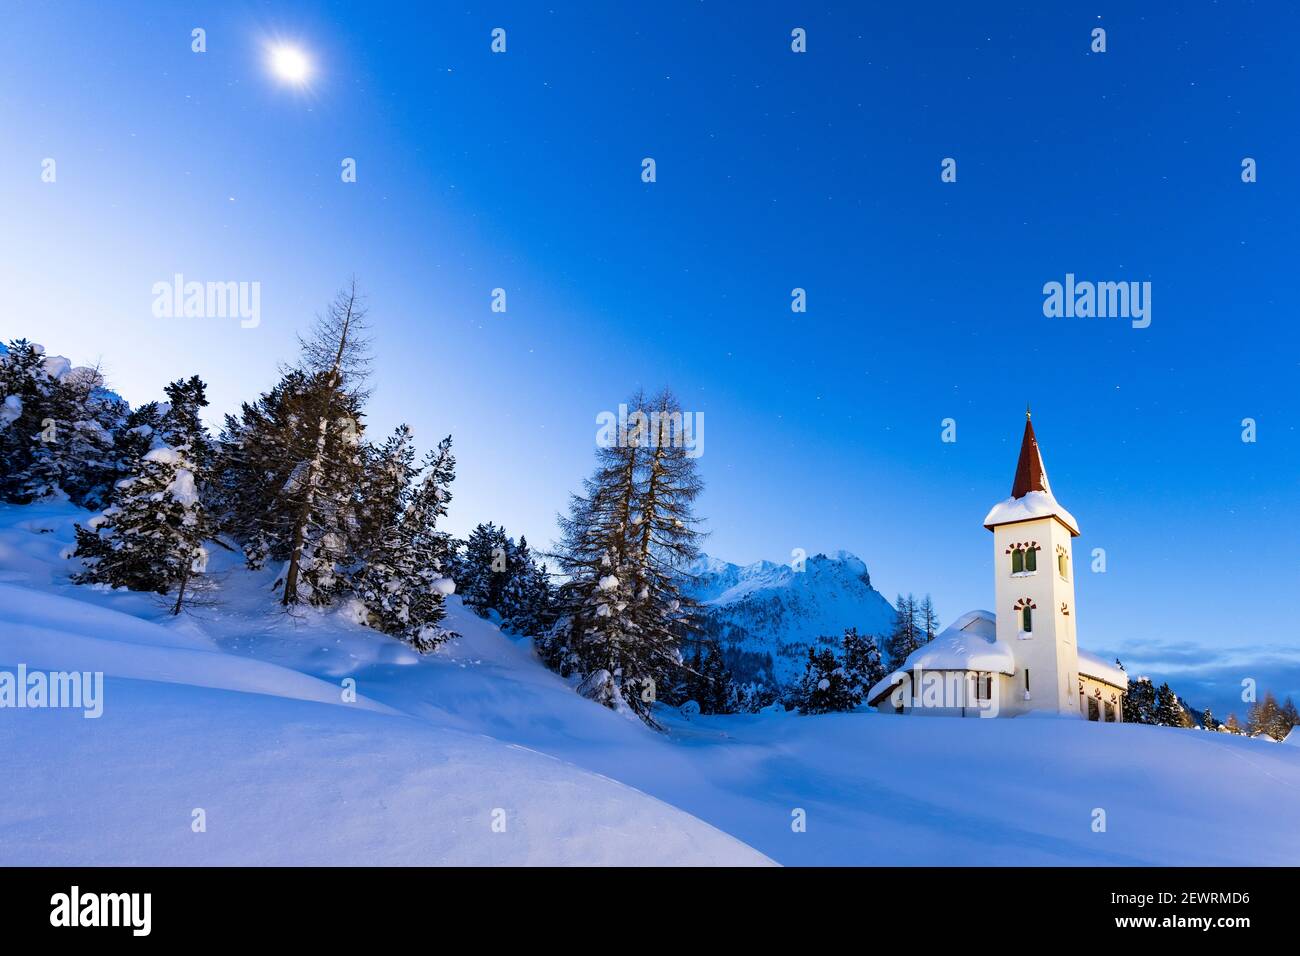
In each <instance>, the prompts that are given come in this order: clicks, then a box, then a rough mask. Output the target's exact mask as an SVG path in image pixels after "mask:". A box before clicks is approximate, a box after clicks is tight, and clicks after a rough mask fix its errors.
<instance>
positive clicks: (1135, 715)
mask: <svg viewBox="0 0 1300 956" xmlns="http://www.w3.org/2000/svg"><path fill="white" fill-rule="evenodd" d="M1124 723H1126V724H1154V723H1156V689H1155V685H1153V684H1152V683H1151V678H1149V677H1130V678H1129V679H1128V693H1127V694H1126V695H1125V696H1124Z"/></svg>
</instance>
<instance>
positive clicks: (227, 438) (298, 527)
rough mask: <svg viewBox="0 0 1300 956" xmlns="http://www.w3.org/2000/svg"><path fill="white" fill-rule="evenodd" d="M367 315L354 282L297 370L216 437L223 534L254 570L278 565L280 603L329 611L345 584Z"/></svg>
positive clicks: (356, 486) (360, 467)
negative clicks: (305, 603)
mask: <svg viewBox="0 0 1300 956" xmlns="http://www.w3.org/2000/svg"><path fill="white" fill-rule="evenodd" d="M364 316H365V310H364V309H363V308H362V306H361V302H360V296H359V295H358V293H357V289H356V284H355V282H354V283H353V284H352V285H351V286H350V287H349V288H347V289H344V290H343V291H342V292H340V293H339V294H338V296H337V297H336V298H335V300H334V301H333V302H332V303H331V305H330V306H329V308H328V309H327V310H326V312H325V314H324V315H322V316H320V317H319V318H318V319H317V322H316V325H315V326H314V327H313V330H312V332H311V334H310V335H309V336H307V337H306V338H304V339H301V340H300V343H301V346H302V357H301V359H300V361H299V364H298V367H296V368H289V369H286V370H285V371H284V374H283V376H282V378H281V380H280V382H279V383H277V384H276V386H275V388H273V389H272V390H271V391H270V392H268V393H266V394H264V395H263V396H262V397H261V398H260V399H258V401H257V402H255V403H253V404H251V405H250V404H247V403H245V405H244V406H243V409H242V411H241V414H240V416H239V418H235V417H234V416H227V418H226V426H225V429H224V430H223V432H222V436H221V444H220V455H219V458H220V472H221V475H220V482H219V484H220V494H219V497H220V501H221V519H222V524H223V527H224V528H225V529H226V530H227V531H228V532H229V533H230V534H231V535H232V536H233V537H235V539H236V540H238V541H239V543H240V545H241V546H242V547H243V548H244V552H245V555H246V556H247V558H248V561H249V565H250V566H251V567H259V566H261V564H262V562H263V561H265V560H266V559H267V558H268V557H269V558H270V559H272V560H275V561H283V562H285V566H284V571H283V573H282V574H281V575H279V576H278V577H277V579H276V582H275V586H276V587H277V588H280V589H281V602H282V603H283V604H286V605H291V604H297V603H299V602H301V601H309V602H311V603H313V604H328V603H330V602H331V601H332V600H334V598H335V597H337V596H338V595H339V594H341V593H342V592H343V591H344V589H345V588H346V585H347V576H346V573H345V571H346V566H347V565H348V564H349V562H350V561H351V559H352V556H353V552H354V550H355V547H356V544H357V542H356V540H355V536H356V531H357V528H358V526H359V521H358V517H357V513H358V510H359V504H360V501H359V499H360V493H361V488H362V485H363V481H364V468H365V457H364V445H363V442H362V432H363V426H362V423H361V418H362V406H363V404H364V401H365V397H366V393H365V391H364V390H363V389H362V387H361V386H362V383H363V381H364V378H365V374H366V370H367V366H368V362H369V357H368V351H367V348H368V346H367V343H366V340H365V338H364V334H363V333H364V322H363V319H364Z"/></svg>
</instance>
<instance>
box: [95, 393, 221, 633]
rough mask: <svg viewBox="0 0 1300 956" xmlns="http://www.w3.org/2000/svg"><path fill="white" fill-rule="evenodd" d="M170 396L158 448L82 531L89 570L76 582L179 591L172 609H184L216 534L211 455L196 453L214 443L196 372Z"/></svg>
mask: <svg viewBox="0 0 1300 956" xmlns="http://www.w3.org/2000/svg"><path fill="white" fill-rule="evenodd" d="M167 394H168V397H169V398H170V399H171V404H170V406H169V407H168V409H167V411H166V412H165V413H164V414H162V415H161V416H160V418H159V421H158V429H157V433H156V434H155V435H154V436H153V437H154V445H153V447H152V448H151V449H150V450H149V451H148V452H146V453H145V454H144V455H143V456H142V457H141V458H140V459H138V461H137V463H136V468H135V471H134V473H133V474H132V475H131V476H129V477H127V478H125V479H123V480H121V481H119V482H118V483H117V486H116V488H115V489H114V494H113V503H112V505H111V506H110V507H109V508H107V509H106V510H105V511H103V512H102V513H101V514H99V515H97V516H96V517H95V518H92V519H91V520H90V521H89V522H88V523H87V525H86V526H85V527H82V526H81V525H78V526H77V528H76V534H77V549H76V552H75V556H77V557H80V558H82V559H83V561H84V563H85V570H84V571H82V572H81V573H79V574H78V575H76V576H75V580H77V581H78V582H80V583H96V584H108V585H110V586H112V587H126V588H130V589H131V590H136V591H153V592H156V593H158V594H167V593H169V592H170V591H171V590H172V589H173V588H175V589H176V600H175V602H174V603H173V605H172V613H173V614H179V613H180V611H181V609H182V607H183V606H184V604H185V601H186V599H187V598H188V597H189V596H190V593H191V591H192V588H191V582H192V579H193V576H194V575H195V574H201V573H203V572H204V571H205V570H206V568H207V558H208V552H207V549H206V547H205V545H204V542H205V541H206V540H207V539H208V538H209V537H210V536H211V534H212V526H211V522H210V521H209V519H208V515H207V511H206V509H205V508H204V506H203V501H202V498H201V494H200V488H201V487H202V486H203V484H204V483H205V482H206V480H207V477H208V476H207V472H206V466H205V464H204V463H203V462H204V452H203V451H202V450H200V451H199V452H198V454H197V455H196V454H195V453H194V449H195V448H198V449H204V448H206V447H207V435H206V432H205V430H204V427H203V425H202V422H201V420H200V418H199V411H200V409H202V408H203V407H204V406H205V405H207V399H206V397H205V395H204V386H203V383H202V382H201V381H200V380H199V379H198V378H197V377H195V378H192V379H190V380H189V381H188V382H184V381H178V382H174V383H172V384H171V385H169V386H168V387H167ZM164 439H170V440H172V441H175V442H177V443H178V444H177V445H176V446H175V447H173V446H171V445H168V444H166V442H165V440H164Z"/></svg>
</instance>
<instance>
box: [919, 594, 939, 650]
mask: <svg viewBox="0 0 1300 956" xmlns="http://www.w3.org/2000/svg"><path fill="white" fill-rule="evenodd" d="M917 617H918V622H917V630H918V631H919V632H920V641H921V643H923V644H929V643H930V642H931V641H932V640H934V639H935V637H936V636H937V635H938V633H939V615H938V614H937V613H936V612H935V610H934V602H933V601H931V600H930V595H928V594H927V595H926V596H925V600H924V601H922V602H921V606H920V607H919V608H918V609H917Z"/></svg>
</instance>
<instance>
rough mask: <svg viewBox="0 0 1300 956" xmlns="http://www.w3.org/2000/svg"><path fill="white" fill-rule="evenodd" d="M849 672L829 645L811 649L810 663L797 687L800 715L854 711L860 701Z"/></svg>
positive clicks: (796, 696)
mask: <svg viewBox="0 0 1300 956" xmlns="http://www.w3.org/2000/svg"><path fill="white" fill-rule="evenodd" d="M860 699H861V698H859V697H858V696H857V695H856V694H855V693H854V691H853V687H852V685H851V682H850V678H849V675H848V673H847V671H846V670H845V668H844V667H843V665H841V664H840V662H839V661H838V660H837V659H836V657H835V654H834V652H833V651H831V649H830V648H822V649H821V650H820V651H818V650H815V649H813V648H811V647H810V648H809V649H808V663H807V665H805V667H804V674H803V678H802V679H801V680H800V681H799V684H798V686H797V688H796V690H795V695H794V704H795V706H796V707H798V708H799V713H801V714H826V713H830V712H832V711H843V710H852V709H853V708H854V707H856V706H857V705H858V703H859V701H860Z"/></svg>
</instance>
